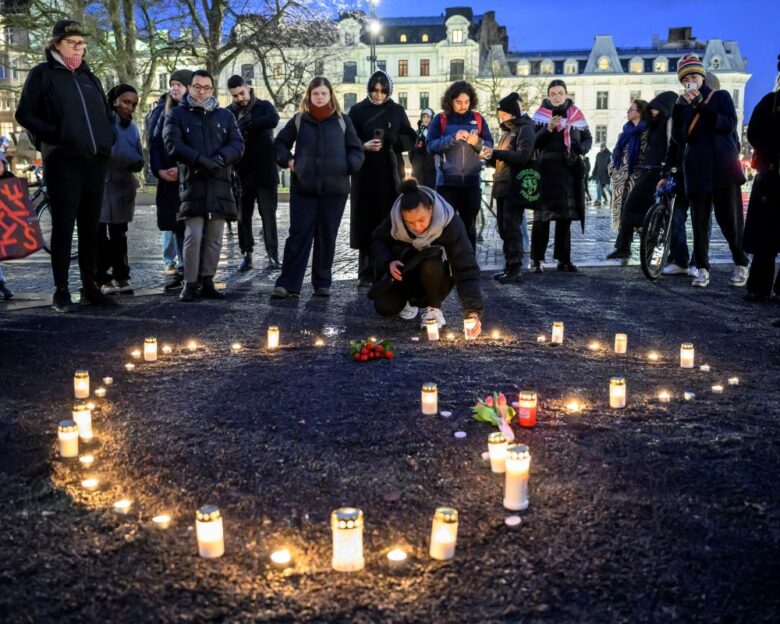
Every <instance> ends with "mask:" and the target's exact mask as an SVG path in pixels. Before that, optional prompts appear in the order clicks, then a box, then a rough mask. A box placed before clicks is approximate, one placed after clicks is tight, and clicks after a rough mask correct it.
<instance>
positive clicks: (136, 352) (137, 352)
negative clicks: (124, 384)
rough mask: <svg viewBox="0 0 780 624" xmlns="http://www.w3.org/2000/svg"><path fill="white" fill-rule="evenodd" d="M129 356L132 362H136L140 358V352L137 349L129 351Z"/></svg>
mask: <svg viewBox="0 0 780 624" xmlns="http://www.w3.org/2000/svg"><path fill="white" fill-rule="evenodd" d="M130 355H131V356H132V357H133V359H134V360H137V359H138V358H140V357H141V351H140V350H139V349H133V350H132V351H130Z"/></svg>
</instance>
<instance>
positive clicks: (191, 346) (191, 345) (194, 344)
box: [187, 340, 198, 351]
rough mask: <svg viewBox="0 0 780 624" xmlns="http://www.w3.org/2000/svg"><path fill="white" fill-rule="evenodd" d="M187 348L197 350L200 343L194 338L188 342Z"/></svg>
mask: <svg viewBox="0 0 780 624" xmlns="http://www.w3.org/2000/svg"><path fill="white" fill-rule="evenodd" d="M187 350H189V351H197V350H198V343H197V342H195V341H194V340H190V341H189V342H188V343H187Z"/></svg>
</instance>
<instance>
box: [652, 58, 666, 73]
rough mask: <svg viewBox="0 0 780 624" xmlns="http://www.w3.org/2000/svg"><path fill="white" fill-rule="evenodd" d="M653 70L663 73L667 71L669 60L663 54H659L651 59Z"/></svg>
mask: <svg viewBox="0 0 780 624" xmlns="http://www.w3.org/2000/svg"><path fill="white" fill-rule="evenodd" d="M653 71H654V72H655V73H656V74H665V73H666V72H668V71H669V61H668V60H667V58H666V57H665V56H659V57H658V58H657V59H655V60H654V61H653Z"/></svg>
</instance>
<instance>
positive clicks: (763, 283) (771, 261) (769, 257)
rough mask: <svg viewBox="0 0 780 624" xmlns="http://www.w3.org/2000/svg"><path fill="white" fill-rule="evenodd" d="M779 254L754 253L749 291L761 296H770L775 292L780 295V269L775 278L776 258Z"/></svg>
mask: <svg viewBox="0 0 780 624" xmlns="http://www.w3.org/2000/svg"><path fill="white" fill-rule="evenodd" d="M776 257H777V254H761V253H757V254H753V262H751V263H750V274H749V275H748V281H747V285H746V287H747V291H748V292H749V293H750V294H753V295H758V296H760V297H769V296H771V295H772V293H773V292H774V294H775V295H777V296H778V297H780V271H778V272H777V277H776V278H775V258H776ZM772 282H774V285H773V284H772Z"/></svg>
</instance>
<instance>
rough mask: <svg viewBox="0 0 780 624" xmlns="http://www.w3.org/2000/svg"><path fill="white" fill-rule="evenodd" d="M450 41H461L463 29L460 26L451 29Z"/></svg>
mask: <svg viewBox="0 0 780 624" xmlns="http://www.w3.org/2000/svg"><path fill="white" fill-rule="evenodd" d="M452 43H463V31H462V30H461V29H460V28H454V29H453V30H452Z"/></svg>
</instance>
